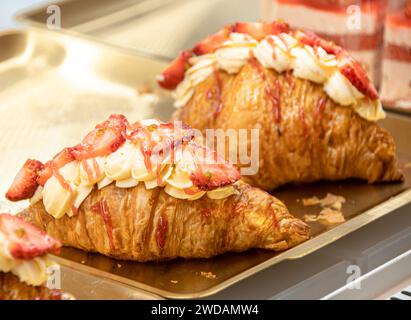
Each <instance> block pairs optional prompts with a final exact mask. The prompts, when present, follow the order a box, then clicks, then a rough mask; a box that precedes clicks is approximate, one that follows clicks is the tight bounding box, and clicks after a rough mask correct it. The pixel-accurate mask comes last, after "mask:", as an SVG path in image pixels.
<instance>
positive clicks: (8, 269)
mask: <svg viewBox="0 0 411 320" xmlns="http://www.w3.org/2000/svg"><path fill="white" fill-rule="evenodd" d="M60 247H61V243H60V242H59V241H57V240H55V239H53V238H51V237H50V236H48V235H46V234H45V233H44V232H42V231H40V230H38V229H36V228H35V227H34V226H33V225H31V224H28V223H27V222H26V221H24V220H22V219H21V218H18V217H16V216H12V215H9V214H0V300H61V299H63V298H69V295H67V294H63V293H62V292H61V290H57V289H49V288H47V287H46V286H45V282H46V280H47V278H48V276H49V275H48V273H47V272H48V271H49V269H48V268H51V267H56V266H57V265H56V264H55V263H54V262H53V261H51V260H50V259H49V258H48V253H58V252H59V249H60Z"/></svg>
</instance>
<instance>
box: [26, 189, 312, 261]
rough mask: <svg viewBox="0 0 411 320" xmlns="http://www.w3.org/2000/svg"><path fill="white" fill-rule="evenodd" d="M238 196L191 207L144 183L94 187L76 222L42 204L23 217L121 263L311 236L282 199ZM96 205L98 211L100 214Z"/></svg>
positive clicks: (274, 245)
mask: <svg viewBox="0 0 411 320" xmlns="http://www.w3.org/2000/svg"><path fill="white" fill-rule="evenodd" d="M235 188H236V191H237V192H238V193H237V194H236V195H232V196H230V197H227V198H225V199H220V200H212V199H209V198H207V197H203V198H201V199H199V200H196V201H193V202H190V201H187V200H181V199H176V198H174V197H171V196H169V195H168V194H167V193H165V192H164V190H163V189H160V188H156V189H153V190H147V189H146V188H145V187H144V185H142V184H139V185H138V186H136V187H134V188H128V189H122V188H117V187H116V186H114V185H110V186H108V187H105V188H103V189H101V190H94V191H93V192H92V193H91V194H90V195H89V196H88V198H87V199H86V200H85V201H84V203H83V204H82V205H81V207H80V209H79V214H78V215H77V216H75V217H71V218H70V217H68V216H65V217H63V218H61V219H58V220H57V219H54V218H53V217H52V216H50V215H49V214H48V213H47V212H46V211H45V209H44V205H43V204H42V203H41V202H38V203H36V204H35V205H33V206H31V207H30V208H28V209H27V212H26V213H25V215H26V216H29V217H30V219H31V221H32V222H33V223H34V224H36V225H37V226H38V227H39V228H41V229H43V230H45V231H46V232H47V233H48V234H50V235H52V236H53V237H55V238H57V239H60V240H61V242H62V243H63V244H64V245H65V246H71V247H75V248H80V249H83V250H85V251H90V252H99V253H101V254H104V255H107V256H110V257H113V258H116V259H123V260H135V261H141V262H144V261H152V260H166V259H173V258H177V257H182V258H209V257H212V256H215V255H218V254H222V253H225V252H227V251H238V252H240V251H245V250H248V249H251V248H262V249H269V250H276V251H279V250H285V249H288V248H290V247H293V246H295V245H297V244H299V243H301V242H303V241H305V240H307V239H308V238H309V228H308V227H307V225H306V224H305V223H303V222H302V221H301V220H298V219H296V218H294V217H293V216H292V215H291V214H289V213H288V211H287V209H286V207H285V206H284V204H283V203H282V202H280V201H279V200H277V199H275V198H274V197H272V196H270V195H269V194H267V193H265V192H264V191H261V190H259V189H256V188H253V187H250V186H248V185H247V184H245V183H239V184H238V185H236V186H235ZM96 208H98V209H96Z"/></svg>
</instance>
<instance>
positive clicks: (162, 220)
mask: <svg viewBox="0 0 411 320" xmlns="http://www.w3.org/2000/svg"><path fill="white" fill-rule="evenodd" d="M167 231H168V220H167V216H166V215H164V214H161V215H160V217H159V218H158V222H157V228H156V242H157V246H158V247H159V248H160V249H161V250H162V249H164V247H165V245H166V238H167Z"/></svg>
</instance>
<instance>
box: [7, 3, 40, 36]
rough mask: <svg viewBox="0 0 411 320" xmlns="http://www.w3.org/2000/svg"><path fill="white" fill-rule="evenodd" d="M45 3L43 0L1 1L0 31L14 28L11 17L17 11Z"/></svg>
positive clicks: (14, 23)
mask: <svg viewBox="0 0 411 320" xmlns="http://www.w3.org/2000/svg"><path fill="white" fill-rule="evenodd" d="M41 3H47V1H44V0H12V1H1V3H0V29H6V28H11V27H14V26H16V25H17V24H18V23H17V22H16V21H14V19H13V16H14V15H15V13H16V12H17V11H20V10H22V9H26V8H27V7H29V6H32V5H37V4H41Z"/></svg>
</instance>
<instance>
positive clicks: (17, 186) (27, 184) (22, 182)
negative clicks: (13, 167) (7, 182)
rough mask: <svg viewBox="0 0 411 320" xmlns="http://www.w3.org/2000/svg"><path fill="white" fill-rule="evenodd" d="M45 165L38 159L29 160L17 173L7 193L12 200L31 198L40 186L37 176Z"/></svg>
mask: <svg viewBox="0 0 411 320" xmlns="http://www.w3.org/2000/svg"><path fill="white" fill-rule="evenodd" d="M43 167H44V165H43V164H42V163H41V162H40V161H37V160H31V159H29V160H27V161H26V162H25V164H24V165H23V168H21V169H20V171H19V172H18V173H17V175H16V177H15V178H14V180H13V183H12V185H11V187H10V188H9V190H8V191H7V193H6V198H7V199H9V200H10V201H19V200H24V199H29V198H31V197H32V196H33V195H34V193H35V192H36V189H37V187H38V183H37V178H38V175H39V172H40V171H41V170H42V169H43Z"/></svg>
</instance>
